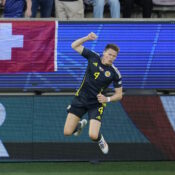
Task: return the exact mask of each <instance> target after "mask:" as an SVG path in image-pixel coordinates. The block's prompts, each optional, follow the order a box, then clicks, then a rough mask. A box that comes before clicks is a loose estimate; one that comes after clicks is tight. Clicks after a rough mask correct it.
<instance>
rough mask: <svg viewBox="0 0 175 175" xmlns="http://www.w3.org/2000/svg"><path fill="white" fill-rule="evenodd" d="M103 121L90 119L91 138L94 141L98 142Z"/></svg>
mask: <svg viewBox="0 0 175 175" xmlns="http://www.w3.org/2000/svg"><path fill="white" fill-rule="evenodd" d="M100 127H101V121H99V120H96V119H90V123H89V137H90V138H91V139H92V140H97V139H98V135H99V132H100Z"/></svg>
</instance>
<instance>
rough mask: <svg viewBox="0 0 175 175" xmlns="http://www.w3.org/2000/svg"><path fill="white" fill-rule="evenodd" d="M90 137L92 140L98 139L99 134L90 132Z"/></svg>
mask: <svg viewBox="0 0 175 175" xmlns="http://www.w3.org/2000/svg"><path fill="white" fill-rule="evenodd" d="M89 137H90V138H91V140H93V141H96V140H97V139H98V134H96V133H91V132H90V133H89Z"/></svg>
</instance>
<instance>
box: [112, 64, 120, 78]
mask: <svg viewBox="0 0 175 175" xmlns="http://www.w3.org/2000/svg"><path fill="white" fill-rule="evenodd" d="M111 67H112V69H113V70H114V72H115V73H116V74H117V75H118V77H119V78H121V77H122V76H121V73H120V71H119V70H118V68H117V67H115V66H114V64H112V66H111Z"/></svg>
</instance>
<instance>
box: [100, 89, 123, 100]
mask: <svg viewBox="0 0 175 175" xmlns="http://www.w3.org/2000/svg"><path fill="white" fill-rule="evenodd" d="M122 97H123V88H122V87H119V88H115V92H114V94H113V95H112V96H111V97H106V96H104V95H103V94H101V93H100V94H98V95H97V99H98V101H99V102H100V103H106V102H111V101H118V100H121V99H122Z"/></svg>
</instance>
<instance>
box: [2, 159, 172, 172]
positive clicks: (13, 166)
mask: <svg viewBox="0 0 175 175" xmlns="http://www.w3.org/2000/svg"><path fill="white" fill-rule="evenodd" d="M0 175H175V162H174V161H167V162H164V161H161V162H159V161H155V162H103V163H98V164H92V163H88V162H56V163H48V162H47V163H46V162H43V163H0Z"/></svg>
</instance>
